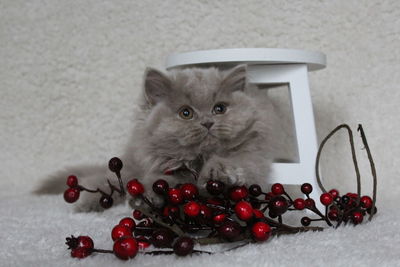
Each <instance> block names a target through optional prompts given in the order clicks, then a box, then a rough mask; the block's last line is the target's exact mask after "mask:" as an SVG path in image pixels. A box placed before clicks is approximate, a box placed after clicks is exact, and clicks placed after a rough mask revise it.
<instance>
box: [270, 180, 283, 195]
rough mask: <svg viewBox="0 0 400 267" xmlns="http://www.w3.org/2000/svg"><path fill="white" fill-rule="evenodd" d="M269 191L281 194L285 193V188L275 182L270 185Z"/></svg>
mask: <svg viewBox="0 0 400 267" xmlns="http://www.w3.org/2000/svg"><path fill="white" fill-rule="evenodd" d="M271 192H272V194H274V195H282V194H283V193H285V189H284V188H283V185H282V184H279V183H276V184H273V185H272V186H271Z"/></svg>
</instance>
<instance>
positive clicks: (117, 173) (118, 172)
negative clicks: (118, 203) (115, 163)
mask: <svg viewBox="0 0 400 267" xmlns="http://www.w3.org/2000/svg"><path fill="white" fill-rule="evenodd" d="M115 175H116V176H117V178H118V183H119V190H118V189H117V188H115V191H117V192H118V193H119V194H120V195H121V196H124V195H126V192H125V188H124V183H123V182H122V178H121V172H120V171H116V172H115ZM108 183H109V184H110V182H108ZM110 186H111V185H110ZM113 187H114V186H113Z"/></svg>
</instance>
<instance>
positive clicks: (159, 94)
mask: <svg viewBox="0 0 400 267" xmlns="http://www.w3.org/2000/svg"><path fill="white" fill-rule="evenodd" d="M170 90H171V80H170V79H169V78H168V77H167V76H165V74H163V73H162V72H160V71H158V70H156V69H152V68H147V69H146V72H145V75H144V96H145V98H146V100H147V102H148V103H149V104H150V105H155V104H157V103H158V102H159V101H161V100H163V99H165V98H166V97H167V96H168V94H169V91H170Z"/></svg>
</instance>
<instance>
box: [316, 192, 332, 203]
mask: <svg viewBox="0 0 400 267" xmlns="http://www.w3.org/2000/svg"><path fill="white" fill-rule="evenodd" d="M319 200H320V201H321V203H322V205H325V206H329V205H330V204H332V202H333V197H332V195H331V194H329V193H323V194H322V195H321V197H320V198H319Z"/></svg>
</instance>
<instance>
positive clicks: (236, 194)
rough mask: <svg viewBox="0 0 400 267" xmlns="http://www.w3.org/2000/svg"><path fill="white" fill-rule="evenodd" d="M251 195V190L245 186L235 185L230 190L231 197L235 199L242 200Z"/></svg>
mask: <svg viewBox="0 0 400 267" xmlns="http://www.w3.org/2000/svg"><path fill="white" fill-rule="evenodd" d="M248 195H249V191H248V190H247V188H246V187H245V186H234V187H232V188H231V190H230V192H229V197H230V199H231V200H233V201H240V200H242V199H245V198H246V197H247V196H248Z"/></svg>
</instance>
